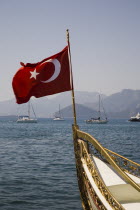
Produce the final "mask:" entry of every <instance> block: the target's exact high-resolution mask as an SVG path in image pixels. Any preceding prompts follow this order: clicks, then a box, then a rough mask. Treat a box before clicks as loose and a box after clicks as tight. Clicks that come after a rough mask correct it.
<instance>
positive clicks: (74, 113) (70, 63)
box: [66, 29, 77, 125]
mask: <svg viewBox="0 0 140 210" xmlns="http://www.w3.org/2000/svg"><path fill="white" fill-rule="evenodd" d="M66 32H67V42H68V54H69V65H70V74H71V86H72V90H71V93H72V105H73V116H74V125H77V119H76V108H75V96H74V85H73V74H72V62H71V51H70V41H69V29H67V31H66Z"/></svg>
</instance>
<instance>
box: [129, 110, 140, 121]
mask: <svg viewBox="0 0 140 210" xmlns="http://www.w3.org/2000/svg"><path fill="white" fill-rule="evenodd" d="M129 121H131V122H140V113H139V112H138V114H137V115H136V116H134V117H131V118H130V119H129Z"/></svg>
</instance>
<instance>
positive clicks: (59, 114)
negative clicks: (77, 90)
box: [53, 104, 64, 121]
mask: <svg viewBox="0 0 140 210" xmlns="http://www.w3.org/2000/svg"><path fill="white" fill-rule="evenodd" d="M53 120H55V121H64V118H63V117H62V114H61V110H60V104H59V111H58V114H55V117H54V119H53Z"/></svg>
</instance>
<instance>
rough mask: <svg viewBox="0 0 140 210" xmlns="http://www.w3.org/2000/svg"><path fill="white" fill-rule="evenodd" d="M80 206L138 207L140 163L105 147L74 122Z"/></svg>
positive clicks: (139, 199) (90, 208)
mask: <svg viewBox="0 0 140 210" xmlns="http://www.w3.org/2000/svg"><path fill="white" fill-rule="evenodd" d="M73 134H74V150H75V158H76V168H77V176H78V184H79V189H80V195H81V200H82V205H83V209H89V210H92V209H93V210H98V209H104V210H105V209H107V210H112V209H116V210H117V209H118V210H124V209H126V210H133V209H134V210H139V209H140V164H137V163H135V162H133V161H131V160H129V159H127V158H125V157H123V156H121V155H119V154H117V153H114V152H112V151H110V150H108V149H106V148H104V147H103V146H102V145H101V144H100V143H99V142H98V141H97V140H96V139H95V138H94V137H92V136H91V135H89V134H87V133H85V132H82V131H80V130H79V128H78V126H73Z"/></svg>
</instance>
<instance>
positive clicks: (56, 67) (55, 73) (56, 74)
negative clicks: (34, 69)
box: [41, 59, 61, 83]
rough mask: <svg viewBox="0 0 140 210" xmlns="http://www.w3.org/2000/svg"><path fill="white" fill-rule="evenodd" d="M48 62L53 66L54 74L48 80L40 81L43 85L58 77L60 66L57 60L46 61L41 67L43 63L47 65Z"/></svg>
mask: <svg viewBox="0 0 140 210" xmlns="http://www.w3.org/2000/svg"><path fill="white" fill-rule="evenodd" d="M49 62H51V63H53V64H54V67H55V70H54V74H53V75H52V76H51V78H50V79H48V80H46V81H41V82H43V83H48V82H51V81H53V80H55V79H56V78H57V77H58V75H59V74H60V69H61V65H60V62H59V61H58V60H57V59H50V60H47V61H45V62H43V63H42V64H41V65H43V64H44V63H49Z"/></svg>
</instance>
